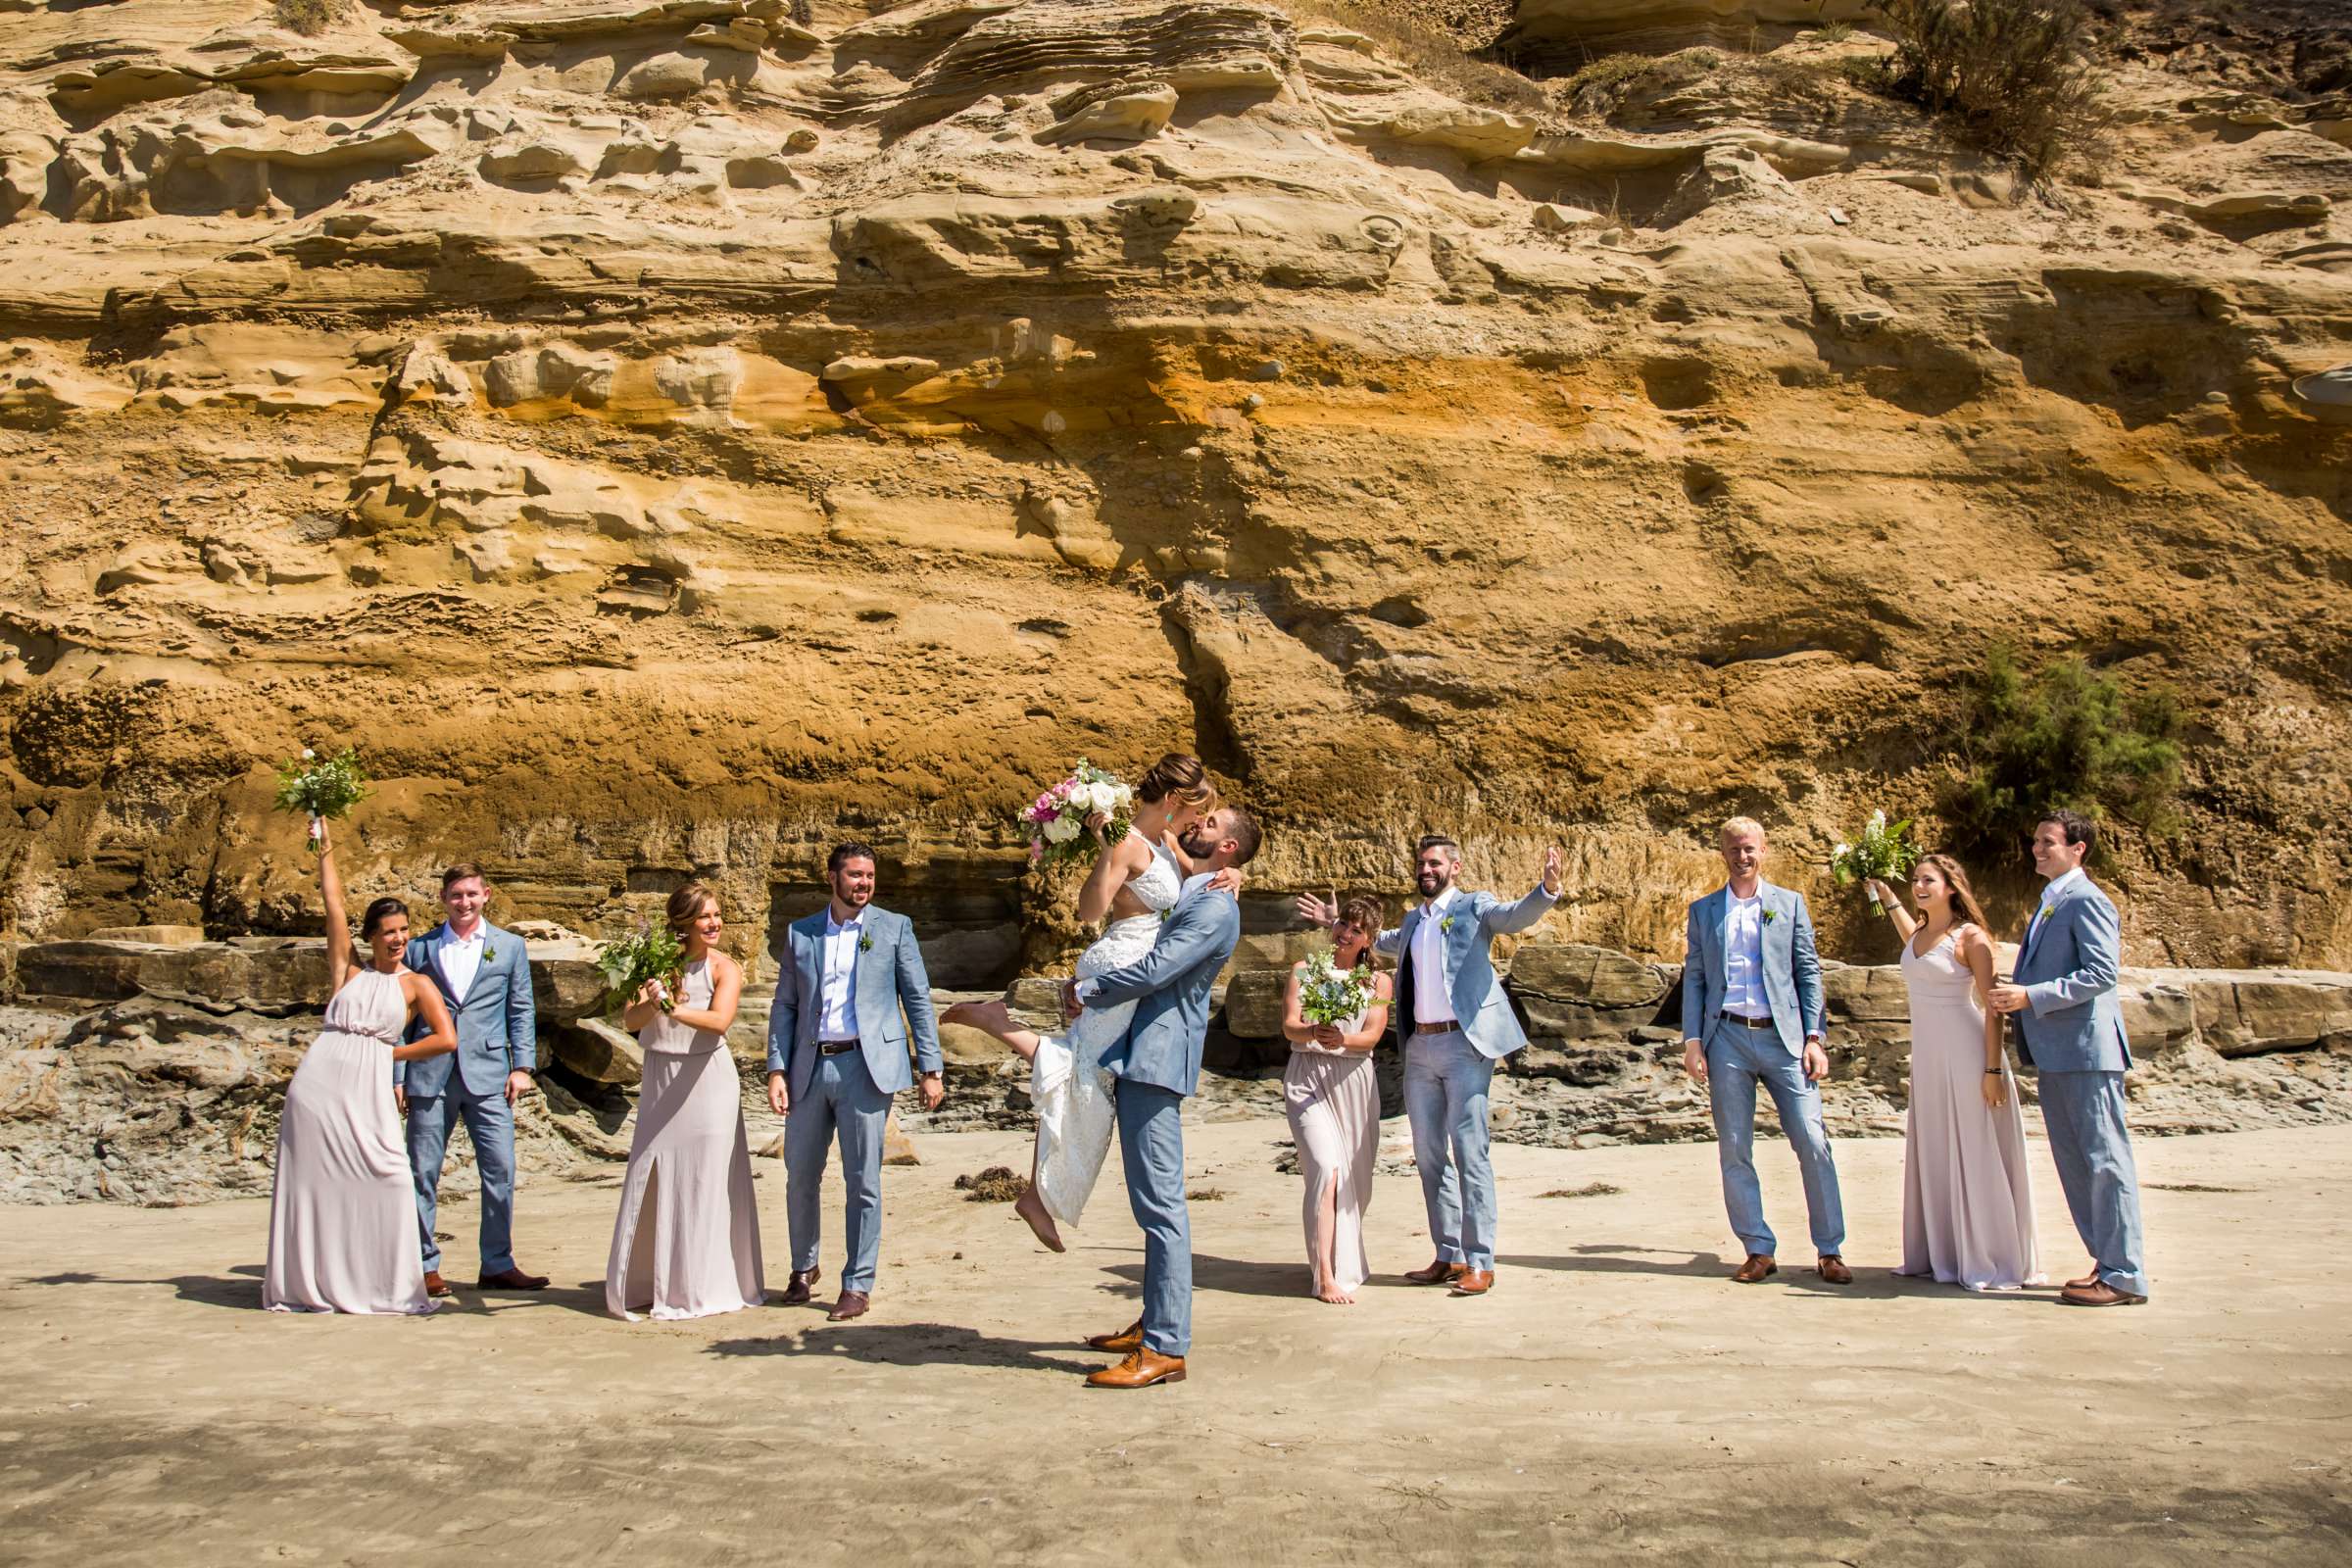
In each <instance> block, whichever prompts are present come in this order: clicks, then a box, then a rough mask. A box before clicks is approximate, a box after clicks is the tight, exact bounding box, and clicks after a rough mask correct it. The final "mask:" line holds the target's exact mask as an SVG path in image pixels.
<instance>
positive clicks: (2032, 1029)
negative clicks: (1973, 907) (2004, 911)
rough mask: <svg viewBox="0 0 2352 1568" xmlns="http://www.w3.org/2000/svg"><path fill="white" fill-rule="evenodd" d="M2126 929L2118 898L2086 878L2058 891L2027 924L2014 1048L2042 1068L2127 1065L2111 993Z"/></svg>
mask: <svg viewBox="0 0 2352 1568" xmlns="http://www.w3.org/2000/svg"><path fill="white" fill-rule="evenodd" d="M2122 957H2123V932H2122V927H2121V925H2120V924H2119V922H2118V921H2117V919H2116V917H2115V905H2114V904H2113V903H2112V902H2110V901H2109V899H2108V897H2107V895H2106V894H2104V893H2102V892H2100V891H2099V890H2098V888H2097V887H2096V886H2095V885H2094V884H2093V883H2092V882H2091V880H2090V878H2088V877H2083V878H2082V879H2080V880H2079V881H2077V882H2076V883H2075V884H2074V885H2073V886H2072V887H2070V888H2068V889H2067V890H2066V891H2065V892H2064V893H2062V894H2060V895H2059V896H2058V900H2057V902H2056V903H2055V904H2053V905H2051V906H2050V912H2049V914H2048V915H2046V916H2044V917H2042V918H2041V919H2040V920H2039V921H2038V923H2037V924H2036V925H2030V926H2028V927H2027V930H2026V941H2025V945H2024V946H2023V947H2021V948H2020V949H2019V950H2018V956H2017V974H2016V977H2015V982H2016V984H2018V985H2021V986H2023V987H2025V988H2026V996H2027V997H2028V998H2029V999H2030V1005H2028V1006H2027V1008H2026V1010H2025V1011H2023V1012H2020V1013H2015V1014H2012V1016H2013V1018H2014V1019H2015V1020H2016V1023H2017V1037H2018V1042H2019V1054H2021V1055H2023V1056H2024V1057H2025V1058H2026V1061H2027V1063H2028V1065H2030V1066H2032V1067H2034V1069H2035V1070H2037V1071H2040V1072H2123V1071H2125V1070H2127V1069H2128V1068H2130V1067H2131V1042H2130V1041H2129V1040H2127V1039H2126V1038H2125V1036H2124V1010H2123V1005H2122V1004H2121V1003H2120V1002H2119V1001H2118V1000H2117V998H2116V971H2117V969H2118V968H2119V967H2120V966H2121V961H2122Z"/></svg>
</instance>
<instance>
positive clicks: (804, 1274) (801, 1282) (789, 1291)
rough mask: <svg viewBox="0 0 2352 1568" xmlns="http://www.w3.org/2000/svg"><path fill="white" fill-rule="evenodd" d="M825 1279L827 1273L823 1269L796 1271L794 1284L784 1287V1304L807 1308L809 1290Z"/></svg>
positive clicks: (799, 1269)
mask: <svg viewBox="0 0 2352 1568" xmlns="http://www.w3.org/2000/svg"><path fill="white" fill-rule="evenodd" d="M824 1277H825V1271H824V1270H823V1269H821V1268H796V1269H794V1270H793V1271H792V1283H791V1284H789V1285H787V1286H785V1287H784V1304H785V1305H786V1306H807V1305H808V1304H809V1289H810V1288H811V1287H812V1286H814V1285H815V1284H816V1282H817V1281H818V1280H821V1279H823V1278H824Z"/></svg>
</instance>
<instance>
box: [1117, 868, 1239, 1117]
mask: <svg viewBox="0 0 2352 1568" xmlns="http://www.w3.org/2000/svg"><path fill="white" fill-rule="evenodd" d="M1241 939H1242V907H1241V906H1240V905H1239V904H1236V903H1235V902H1234V899H1233V895H1232V894H1230V893H1212V892H1210V891H1209V890H1208V888H1207V887H1206V885H1203V886H1201V887H1199V888H1196V889H1194V890H1193V891H1192V892H1191V893H1189V894H1187V895H1185V897H1183V898H1182V899H1179V900H1178V901H1177V903H1176V907H1174V908H1173V909H1170V910H1169V911H1168V917H1167V919H1166V920H1164V921H1162V922H1161V924H1160V927H1159V938H1158V940H1157V941H1155V942H1154V943H1152V951H1151V952H1150V953H1147V954H1145V955H1144V956H1142V957H1140V958H1138V959H1136V960H1135V962H1133V963H1131V964H1128V965H1126V966H1125V967H1124V968H1119V969H1112V970H1110V971H1108V972H1107V973H1104V974H1100V975H1097V976H1096V977H1095V981H1094V989H1093V990H1092V991H1091V992H1090V993H1089V994H1088V1000H1089V1001H1090V1003H1092V1004H1095V1005H1103V1006H1108V1005H1113V1004H1116V1003H1121V1002H1133V1003H1134V1004H1135V1014H1134V1016H1133V1017H1131V1018H1129V1019H1128V1020H1127V1033H1126V1034H1125V1035H1123V1036H1122V1037H1120V1039H1119V1040H1118V1041H1117V1042H1115V1043H1114V1044H1112V1045H1111V1046H1110V1047H1109V1048H1107V1049H1106V1050H1105V1051H1104V1052H1103V1066H1104V1067H1105V1068H1107V1069H1108V1070H1109V1072H1110V1074H1111V1076H1112V1077H1114V1078H1127V1079H1132V1080H1133V1081H1135V1082H1136V1083H1143V1084H1152V1085H1155V1086H1157V1087H1158V1088H1161V1089H1166V1090H1171V1091H1173V1092H1174V1093H1176V1094H1179V1095H1190V1094H1191V1093H1193V1091H1194V1090H1196V1089H1198V1088H1200V1087H1201V1047H1202V1045H1203V1044H1204V1043H1205V1042H1206V1040H1207V1038H1208V1010H1209V1009H1208V1005H1209V994H1210V993H1211V992H1212V991H1214V990H1215V989H1216V984H1217V973H1218V971H1219V970H1221V969H1223V968H1224V967H1225V960H1226V959H1227V958H1230V957H1232V956H1233V947H1234V944H1235V943H1237V942H1239V941H1241Z"/></svg>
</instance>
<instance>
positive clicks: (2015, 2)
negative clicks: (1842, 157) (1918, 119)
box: [1872, 0, 2099, 174]
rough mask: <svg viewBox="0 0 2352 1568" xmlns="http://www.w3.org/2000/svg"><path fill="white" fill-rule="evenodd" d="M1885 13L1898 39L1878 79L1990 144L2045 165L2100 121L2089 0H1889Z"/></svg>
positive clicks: (1999, 152)
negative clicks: (2086, 1) (2090, 53)
mask: <svg viewBox="0 0 2352 1568" xmlns="http://www.w3.org/2000/svg"><path fill="white" fill-rule="evenodd" d="M1881 16H1882V20H1883V22H1884V24H1885V26H1886V30H1887V34H1888V35H1889V36H1890V37H1892V38H1893V39H1894V44H1895V48H1894V53H1893V54H1892V55H1889V56H1888V57H1887V59H1886V61H1885V62H1884V63H1882V64H1881V65H1879V66H1878V67H1877V68H1876V69H1875V71H1874V72H1873V73H1872V75H1873V76H1875V78H1876V79H1875V81H1874V82H1873V83H1872V84H1873V85H1875V86H1877V87H1878V88H1879V89H1880V90H1882V91H1885V92H1888V93H1891V94H1893V95H1894V96H1896V97H1899V98H1907V99H1909V100H1910V101H1912V102H1913V103H1916V104H1919V105H1921V106H1923V107H1924V108H1926V109H1928V110H1929V111H1931V112H1932V113H1935V114H1937V115H1942V116H1946V117H1948V118H1949V119H1950V120H1951V121H1952V122H1953V123H1954V124H1955V125H1956V126H1957V127H1958V128H1959V130H1960V131H1961V133H1962V134H1963V135H1964V136H1965V137H1966V138H1967V139H1968V140H1969V141H1971V142H1974V143H1975V144H1976V145H1977V146H1979V147H1981V148H1983V149H1984V150H1985V151H1986V152H1988V153H1992V154H1993V155H1995V156H1996V157H2002V158H2011V159H2015V160H2016V161H2017V163H2018V164H2019V166H2020V167H2022V168H2023V169H2024V170H2025V171H2026V172H2028V173H2031V174H2039V173H2041V172H2044V171H2046V170H2048V169H2051V168H2053V167H2054V166H2055V165H2057V164H2058V163H2059V162H2060V161H2061V160H2062V159H2063V158H2064V157H2065V156H2066V155H2067V154H2068V153H2069V152H2071V151H2074V150H2077V149H2078V148H2079V147H2080V146H2081V144H2082V140H2083V139H2084V138H2085V137H2087V136H2088V135H2090V134H2091V133H2092V132H2093V131H2095V130H2096V129H2097V127H2098V122H2099V113H2098V97H2099V77H2098V73H2097V72H2096V71H2095V69H2094V68H2093V67H2092V66H2091V65H2090V63H2089V61H2088V59H2087V58H2086V50H2087V48H2088V45H2089V42H2090V14H2089V13H2088V12H2087V11H2086V10H2085V9H2084V8H2083V6H2082V3H2081V0H1968V3H1966V4H1962V3H1959V0H1885V4H1884V5H1883V7H1882V8H1881Z"/></svg>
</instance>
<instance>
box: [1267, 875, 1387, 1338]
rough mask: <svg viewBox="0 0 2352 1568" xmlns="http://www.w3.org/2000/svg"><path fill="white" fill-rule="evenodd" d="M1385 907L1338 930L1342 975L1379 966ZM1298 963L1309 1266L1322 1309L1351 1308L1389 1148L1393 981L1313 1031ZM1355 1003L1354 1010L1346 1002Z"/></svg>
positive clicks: (1299, 1133) (1355, 906) (1289, 1011)
mask: <svg viewBox="0 0 2352 1568" xmlns="http://www.w3.org/2000/svg"><path fill="white" fill-rule="evenodd" d="M1380 914H1381V910H1380V905H1379V904H1378V903H1377V902H1376V901H1374V900H1371V899H1354V900H1351V901H1349V903H1348V907H1346V908H1345V909H1342V910H1341V911H1340V918H1339V923H1338V924H1336V925H1334V926H1333V927H1332V928H1331V931H1332V939H1333V941H1334V943H1335V944H1336V945H1337V951H1336V952H1334V954H1333V955H1332V959H1333V961H1334V962H1335V963H1337V964H1338V965H1339V967H1341V968H1342V969H1355V968H1360V967H1362V966H1363V965H1365V964H1367V963H1369V962H1371V961H1372V943H1373V940H1374V939H1375V938H1377V937H1378V936H1379V935H1380ZM1304 967H1305V966H1304V965H1303V964H1301V965H1299V966H1297V967H1295V968H1293V969H1292V970H1291V982H1290V987H1289V989H1288V990H1287V991H1286V992H1285V993H1284V998H1283V1021H1282V1032H1283V1035H1284V1036H1285V1037H1286V1038H1287V1039H1288V1040H1289V1041H1290V1042H1291V1060H1290V1065H1289V1066H1288V1067H1287V1068H1285V1069H1284V1071H1283V1075H1282V1108H1283V1109H1284V1110H1285V1111H1286V1112H1288V1113H1289V1115H1290V1118H1291V1139H1292V1142H1293V1143H1294V1144H1295V1145H1296V1146H1297V1147H1298V1150H1299V1174H1300V1175H1302V1176H1304V1177H1305V1178H1306V1200H1305V1209H1304V1216H1303V1217H1304V1219H1305V1222H1306V1261H1307V1267H1308V1268H1310V1269H1311V1270H1312V1271H1313V1273H1314V1296H1315V1299H1316V1300H1318V1301H1328V1302H1330V1303H1331V1304H1332V1305H1334V1306H1348V1305H1351V1304H1353V1302H1354V1300H1355V1290H1356V1287H1357V1286H1359V1285H1361V1284H1363V1283H1364V1281H1365V1280H1366V1279H1367V1278H1369V1277H1370V1276H1371V1272H1372V1266H1371V1262H1370V1260H1369V1259H1368V1258H1367V1257H1366V1256H1365V1254H1364V1209H1365V1207H1366V1205H1367V1204H1369V1203H1370V1202H1371V1201H1372V1170H1373V1161H1374V1156H1375V1154H1376V1153H1377V1152H1378V1151H1379V1145H1380V1086H1379V1083H1378V1081H1377V1080H1376V1079H1375V1078H1374V1076H1373V1072H1372V1051H1373V1048H1374V1047H1376V1046H1378V1045H1379V1044H1380V1040H1381V1036H1383V1035H1384V1034H1386V1033H1387V1032H1388V1027H1389V997H1390V985H1391V982H1390V980H1389V977H1388V976H1387V975H1385V974H1380V975H1373V976H1372V977H1371V979H1372V1003H1371V1005H1370V1006H1368V1007H1366V1008H1365V1009H1364V1010H1363V1011H1361V1012H1359V1013H1357V1014H1356V1015H1355V1016H1354V1017H1352V1018H1348V1019H1345V1020H1343V1021H1341V1022H1339V1023H1336V1024H1315V1023H1308V1022H1307V1021H1306V1019H1305V1018H1304V1017H1303V1016H1302V1015H1301V1014H1300V1012H1299V971H1300V970H1301V969H1303V968H1304ZM1343 1005H1345V1004H1343Z"/></svg>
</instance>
